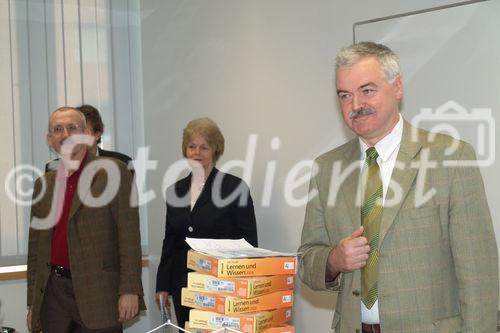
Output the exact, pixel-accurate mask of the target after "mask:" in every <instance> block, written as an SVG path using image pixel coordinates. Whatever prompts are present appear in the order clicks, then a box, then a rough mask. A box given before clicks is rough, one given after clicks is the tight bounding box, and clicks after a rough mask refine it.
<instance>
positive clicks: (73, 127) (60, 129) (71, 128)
mask: <svg viewBox="0 0 500 333" xmlns="http://www.w3.org/2000/svg"><path fill="white" fill-rule="evenodd" d="M81 129H82V126H81V125H79V124H68V125H65V126H63V125H56V126H54V127H52V129H51V130H50V132H51V133H53V134H56V135H60V134H63V133H64V131H65V130H66V131H67V132H68V134H74V133H77V132H80V131H81Z"/></svg>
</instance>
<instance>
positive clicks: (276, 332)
mask: <svg viewBox="0 0 500 333" xmlns="http://www.w3.org/2000/svg"><path fill="white" fill-rule="evenodd" d="M192 333H195V332H192ZM196 333H197V332H196ZM262 333H295V328H294V327H293V326H291V325H280V326H276V327H271V328H268V329H267V330H265V331H264V332H262Z"/></svg>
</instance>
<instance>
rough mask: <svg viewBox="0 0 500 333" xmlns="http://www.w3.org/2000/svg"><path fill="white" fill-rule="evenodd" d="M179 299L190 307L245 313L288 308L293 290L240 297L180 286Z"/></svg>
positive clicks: (220, 311)
mask: <svg viewBox="0 0 500 333" xmlns="http://www.w3.org/2000/svg"><path fill="white" fill-rule="evenodd" d="M181 299H182V305H184V306H187V307H190V308H195V309H200V310H208V311H215V312H219V313H222V314H232V313H246V312H255V311H263V310H272V309H280V308H289V307H291V306H292V305H293V290H283V291H276V292H274V293H270V294H266V295H262V296H257V297H252V298H241V297H233V296H223V295H220V294H209V293H204V292H200V291H191V290H188V289H187V288H182V295H181Z"/></svg>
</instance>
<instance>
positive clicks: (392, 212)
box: [379, 121, 422, 247]
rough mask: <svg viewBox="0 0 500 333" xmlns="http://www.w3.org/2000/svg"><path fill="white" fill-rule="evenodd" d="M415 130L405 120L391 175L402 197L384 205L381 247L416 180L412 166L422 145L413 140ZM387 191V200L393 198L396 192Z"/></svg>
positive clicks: (380, 238) (416, 169) (380, 236)
mask: <svg viewBox="0 0 500 333" xmlns="http://www.w3.org/2000/svg"><path fill="white" fill-rule="evenodd" d="M413 131H417V129H416V128H414V127H412V126H411V125H410V124H409V123H408V122H406V121H404V124H403V136H402V138H401V145H400V148H399V153H398V157H397V160H396V165H395V166H394V169H393V171H392V176H391V183H396V184H398V185H399V186H400V188H401V198H400V200H398V201H397V202H396V203H395V204H394V205H392V206H384V211H383V213H382V222H381V225H380V232H379V247H380V245H381V244H382V242H383V240H384V237H385V235H386V234H387V232H388V230H389V228H390V227H391V225H392V223H393V222H394V219H395V218H396V215H397V214H398V212H399V210H400V209H401V206H402V205H403V202H404V201H405V198H406V197H407V195H408V193H409V191H410V189H411V188H412V184H413V181H414V180H415V177H416V175H417V172H418V168H415V167H411V163H412V161H413V159H414V158H415V156H416V155H417V154H418V152H419V151H420V149H421V147H422V145H421V144H420V143H419V142H418V140H412V132H413ZM387 192H388V193H387V194H386V202H387V200H391V199H392V198H393V196H394V192H393V191H391V187H389V190H388V191H387Z"/></svg>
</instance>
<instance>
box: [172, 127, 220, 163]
mask: <svg viewBox="0 0 500 333" xmlns="http://www.w3.org/2000/svg"><path fill="white" fill-rule="evenodd" d="M193 134H198V135H201V136H203V137H204V138H205V140H207V142H208V144H209V145H210V147H211V148H212V149H213V150H214V155H213V160H214V164H215V163H216V162H217V160H218V159H219V157H221V156H222V154H223V153H224V136H223V135H222V132H221V131H220V129H219V126H217V124H216V123H215V121H213V120H212V119H210V118H197V119H193V120H191V121H190V122H189V123H187V125H186V128H184V131H183V132H182V155H183V156H184V157H187V156H186V151H187V147H188V145H189V141H190V140H191V138H192V137H193Z"/></svg>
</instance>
